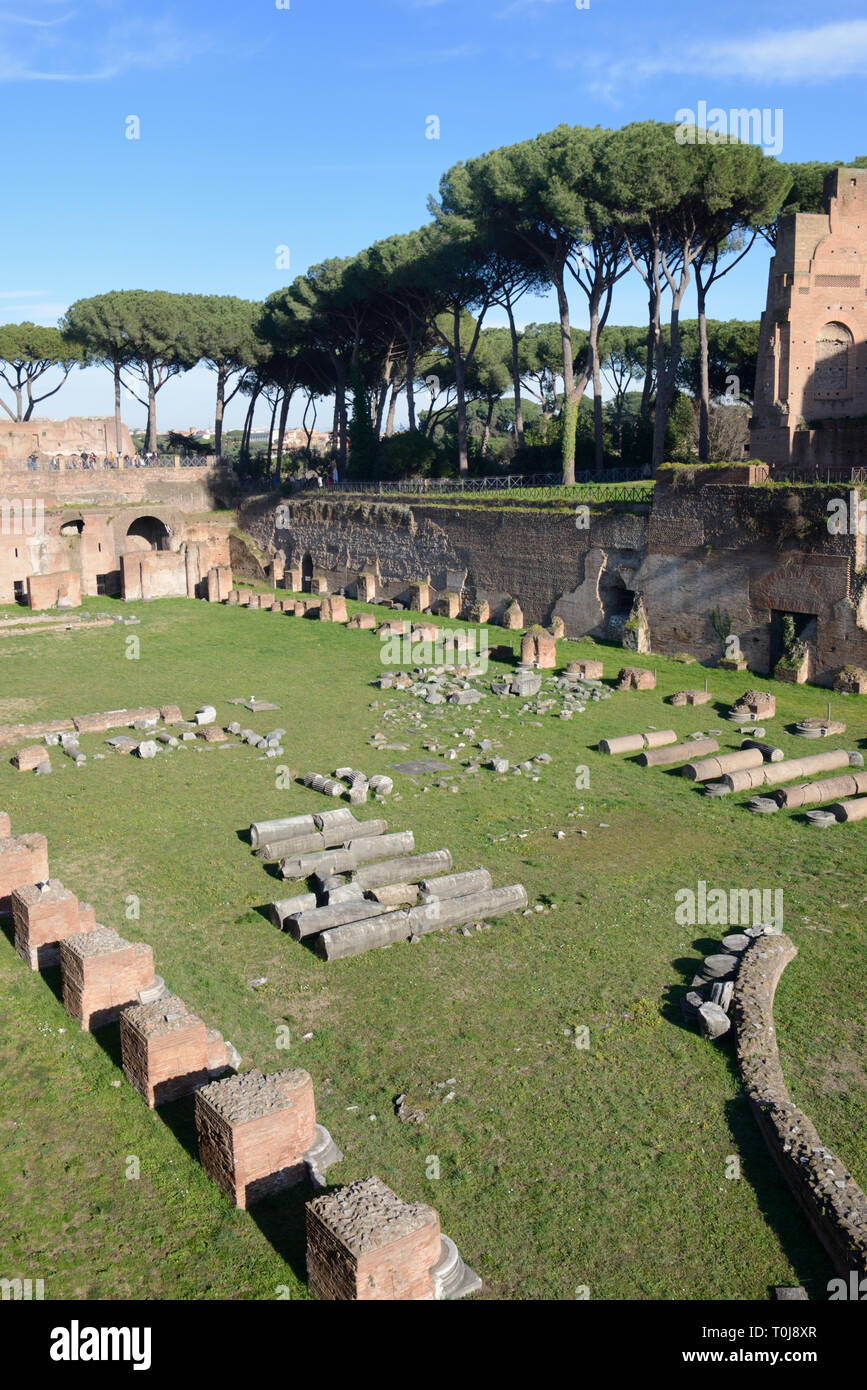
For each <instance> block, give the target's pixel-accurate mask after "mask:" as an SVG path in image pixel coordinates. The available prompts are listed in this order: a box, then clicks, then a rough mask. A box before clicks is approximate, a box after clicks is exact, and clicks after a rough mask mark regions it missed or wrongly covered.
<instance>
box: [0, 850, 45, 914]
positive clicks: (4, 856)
mask: <svg viewBox="0 0 867 1390" xmlns="http://www.w3.org/2000/svg"><path fill="white" fill-rule="evenodd" d="M47 881H48V841H47V840H46V838H45V836H44V835H6V836H4V838H3V839H2V840H0V916H2V915H4V914H5V915H8V914H9V913H10V912H11V911H12V894H13V893H14V892H15V889H16V888H23V887H24V886H25V885H26V884H28V883H47Z"/></svg>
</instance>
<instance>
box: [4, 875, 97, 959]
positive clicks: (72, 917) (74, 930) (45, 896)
mask: <svg viewBox="0 0 867 1390" xmlns="http://www.w3.org/2000/svg"><path fill="white" fill-rule="evenodd" d="M11 904H12V920H13V922H14V923H15V950H16V951H17V952H18V954H19V956H20V957H21V959H22V960H24V961H26V962H27V964H28V965H29V966H30V969H31V970H40V969H45V968H46V967H47V966H50V965H57V963H58V962H59V960H60V942H61V941H63V940H64V939H65V938H66V937H67V936H75V935H77V934H79V933H80V932H84V931H88V930H89V928H90V922H89V920H88V918H87V917H85V918H84V919H82V914H81V911H80V905H79V901H78V898H77V897H76V896H75V894H74V893H70V892H69V891H68V890H67V889H66V888H64V886H63V884H62V883H61V882H60V880H59V879H56V878H53V879H51V880H49V881H48V882H47V883H27V884H23V885H22V887H20V888H16V889H15V892H14V893H13V894H12V896H11Z"/></svg>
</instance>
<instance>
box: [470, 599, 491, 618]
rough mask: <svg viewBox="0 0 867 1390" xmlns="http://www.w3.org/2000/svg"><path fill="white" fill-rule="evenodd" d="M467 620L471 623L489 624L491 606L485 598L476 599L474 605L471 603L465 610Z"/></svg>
mask: <svg viewBox="0 0 867 1390" xmlns="http://www.w3.org/2000/svg"><path fill="white" fill-rule="evenodd" d="M467 618H468V620H469V621H470V622H471V623H489V622H490V621H491V605H490V603H489V602H488V600H487V599H486V598H477V599H476V601H475V603H471V604H470V606H469V608H468V609H467Z"/></svg>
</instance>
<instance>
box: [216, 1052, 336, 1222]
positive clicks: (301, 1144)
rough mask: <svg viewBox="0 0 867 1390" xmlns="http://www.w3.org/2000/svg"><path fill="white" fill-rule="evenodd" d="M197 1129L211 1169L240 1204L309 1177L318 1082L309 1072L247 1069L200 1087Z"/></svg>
mask: <svg viewBox="0 0 867 1390" xmlns="http://www.w3.org/2000/svg"><path fill="white" fill-rule="evenodd" d="M195 1114H196V1132H197V1134H198V1140H199V1158H200V1160H201V1164H202V1167H203V1168H204V1170H205V1172H206V1173H207V1174H208V1175H209V1176H210V1177H211V1178H212V1179H213V1181H214V1182H215V1183H216V1184H217V1187H219V1189H220V1191H221V1192H224V1193H226V1195H227V1196H228V1197H230V1198H231V1200H232V1201H233V1203H234V1205H235V1206H236V1207H240V1208H242V1209H246V1208H247V1207H249V1206H251V1205H252V1204H253V1203H255V1202H258V1201H262V1199H263V1198H265V1197H271V1196H273V1195H274V1194H275V1193H277V1192H282V1191H284V1190H285V1189H286V1188H288V1187H292V1186H294V1185H295V1184H297V1183H299V1182H303V1181H304V1180H305V1179H306V1177H307V1167H306V1164H305V1161H304V1155H305V1153H306V1152H307V1150H308V1149H310V1148H311V1147H312V1146H313V1145H314V1144H315V1142H316V1108H315V1104H314V1097H313V1082H312V1080H311V1078H310V1076H309V1075H308V1073H307V1072H306V1071H280V1072H274V1073H272V1074H271V1075H270V1076H264V1075H263V1074H262V1072H260V1071H251V1072H246V1073H243V1074H241V1075H238V1076H232V1077H228V1078H227V1079H225V1080H223V1081H214V1082H212V1083H211V1084H210V1085H208V1086H204V1087H203V1088H202V1089H201V1090H199V1091H197V1092H196V1103H195Z"/></svg>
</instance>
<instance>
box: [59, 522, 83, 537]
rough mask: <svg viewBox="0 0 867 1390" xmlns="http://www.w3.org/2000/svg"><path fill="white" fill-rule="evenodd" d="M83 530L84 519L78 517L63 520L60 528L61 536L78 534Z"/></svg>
mask: <svg viewBox="0 0 867 1390" xmlns="http://www.w3.org/2000/svg"><path fill="white" fill-rule="evenodd" d="M83 530H84V520H83V519H82V517H78V518H77V519H76V520H75V521H64V523H63V525H62V526H61V528H60V534H61V536H80V535H81V533H82V531H83Z"/></svg>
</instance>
